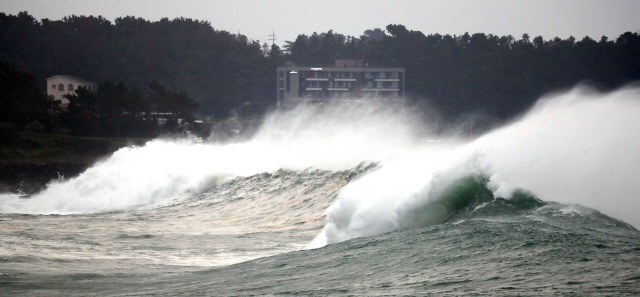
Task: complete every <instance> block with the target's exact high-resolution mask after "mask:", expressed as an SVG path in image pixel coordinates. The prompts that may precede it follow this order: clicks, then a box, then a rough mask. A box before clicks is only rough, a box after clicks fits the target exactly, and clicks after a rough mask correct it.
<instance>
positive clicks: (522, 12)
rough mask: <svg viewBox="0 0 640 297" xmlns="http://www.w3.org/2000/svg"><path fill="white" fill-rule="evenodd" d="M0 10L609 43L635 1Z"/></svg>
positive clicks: (242, 26) (290, 35)
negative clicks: (388, 28) (605, 38)
mask: <svg viewBox="0 0 640 297" xmlns="http://www.w3.org/2000/svg"><path fill="white" fill-rule="evenodd" d="M0 11H1V12H4V13H6V14H17V13H18V12H20V11H27V12H28V13H29V14H31V15H32V16H34V17H35V18H37V19H43V18H48V19H51V20H59V19H61V18H62V17H64V16H68V15H72V14H75V15H94V16H98V15H102V16H103V17H105V18H107V19H109V20H111V21H114V20H115V19H116V18H117V17H120V16H128V15H129V16H136V17H141V18H144V19H147V20H151V21H157V20H159V19H160V18H163V17H168V18H169V19H173V18H176V17H185V18H192V19H198V20H207V21H209V22H211V25H212V26H213V27H214V28H215V29H217V30H225V31H229V32H231V33H238V32H240V33H241V34H243V35H246V36H247V37H248V38H249V39H253V40H261V41H268V39H269V38H270V36H269V35H270V34H271V33H272V30H273V31H275V35H276V38H277V40H276V43H277V44H280V45H282V44H284V41H285V40H288V41H294V40H295V38H296V37H297V35H298V34H307V35H309V34H311V33H313V32H318V33H321V32H326V31H329V30H333V31H334V32H336V33H341V34H344V35H352V36H360V35H362V32H364V31H365V30H367V29H374V28H382V29H384V28H385V27H386V26H387V25H388V24H402V25H405V26H406V27H407V29H410V30H416V31H421V32H422V33H424V34H425V35H428V34H432V33H440V34H443V35H444V34H451V35H454V34H456V35H460V34H464V33H465V32H469V33H470V34H473V33H478V32H481V33H487V34H488V33H491V34H495V35H500V36H502V35H508V34H511V35H513V36H514V37H516V38H520V37H521V36H522V34H523V33H527V34H529V35H530V36H531V37H535V36H538V35H542V37H544V39H545V40H548V39H551V38H553V37H556V36H558V37H561V38H567V37H569V36H574V37H576V38H577V39H581V38H582V37H584V36H585V35H588V36H590V37H592V38H593V39H596V40H598V39H600V37H601V36H602V35H606V36H608V37H609V38H610V39H615V38H617V37H618V36H619V35H620V34H622V33H624V32H626V31H631V32H640V0H607V1H604V0H589V1H586V0H583V1H579V0H548V1H544V0H531V1H525V0H517V1H516V0H509V1H502V0H500V1H498V0H474V1H466V0H465V1H463V0H449V1H431V0H422V1H419V0H396V1H393V0H387V1H378V0H324V1H316V0H295V1H294V0H210V1H204V0H182V1H168V0H0Z"/></svg>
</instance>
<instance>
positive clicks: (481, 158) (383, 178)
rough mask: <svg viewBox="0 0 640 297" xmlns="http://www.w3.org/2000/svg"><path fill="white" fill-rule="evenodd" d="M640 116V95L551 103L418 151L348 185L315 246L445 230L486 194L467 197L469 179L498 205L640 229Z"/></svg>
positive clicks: (581, 94) (555, 98) (573, 95)
mask: <svg viewBox="0 0 640 297" xmlns="http://www.w3.org/2000/svg"><path fill="white" fill-rule="evenodd" d="M638 116H640V91H639V90H638V89H637V88H626V89H622V90H618V91H616V92H612V93H606V94H601V93H597V92H595V91H593V90H591V89H589V88H586V87H578V88H575V89H573V90H571V91H570V92H567V93H562V94H553V95H549V96H547V97H545V98H542V99H541V100H540V101H539V102H538V103H537V104H536V105H535V106H534V107H533V108H532V109H531V110H530V111H529V112H528V113H526V114H525V115H524V116H523V117H522V118H520V119H518V120H516V121H514V122H513V123H511V124H509V125H506V126H504V127H502V128H499V129H496V130H494V131H492V132H490V133H487V134H486V135H483V136H482V137H480V138H478V139H475V140H473V141H471V142H469V143H465V144H460V145H457V146H455V147H453V148H451V149H449V150H446V151H433V150H428V149H425V150H422V151H418V152H415V155H412V156H406V157H405V158H402V159H395V160H393V161H391V162H389V163H386V164H384V166H382V168H381V169H380V170H378V171H376V172H373V173H371V174H369V175H367V176H364V177H363V178H361V179H360V180H357V181H355V182H352V183H350V184H348V185H347V186H346V187H345V188H344V189H343V191H342V192H341V193H340V195H339V196H338V199H337V201H336V202H335V203H334V204H333V205H331V206H330V207H329V209H328V210H327V225H326V226H325V228H324V229H323V231H322V232H321V233H320V234H319V235H318V236H317V237H316V239H315V240H314V241H313V242H312V243H311V244H310V245H309V247H310V248H314V247H320V246H323V245H325V244H327V243H335V242H340V241H344V240H346V239H351V238H355V237H362V236H370V235H376V234H381V233H384V232H389V231H393V230H399V229H407V228H415V227H424V226H428V225H432V224H438V223H442V222H445V221H446V220H448V219H449V218H450V217H451V216H453V215H455V214H456V212H457V211H459V210H460V209H461V208H462V207H464V206H466V205H467V204H468V203H470V201H471V198H470V197H468V196H469V195H474V193H477V191H476V190H473V189H467V190H465V189H464V188H465V187H464V186H463V185H464V184H465V182H464V181H465V180H467V182H468V181H469V180H482V179H486V187H487V189H489V190H490V191H491V192H492V196H493V197H495V198H506V199H510V198H512V197H513V195H514V193H531V195H535V196H536V197H539V198H540V199H542V200H545V201H556V202H561V203H566V204H580V205H584V206H587V207H591V208H595V209H597V210H599V211H601V212H603V213H605V214H607V215H610V216H613V217H616V218H619V219H622V220H624V221H626V222H628V223H631V224H632V225H634V226H636V227H639V226H640V219H638V216H637V209H640V183H638V182H637V181H636V180H637V177H638V176H640V154H638V153H637V152H638V149H640V121H638V120H637V119H638ZM472 184H473V183H472ZM460 187H462V189H460ZM465 191H470V192H465Z"/></svg>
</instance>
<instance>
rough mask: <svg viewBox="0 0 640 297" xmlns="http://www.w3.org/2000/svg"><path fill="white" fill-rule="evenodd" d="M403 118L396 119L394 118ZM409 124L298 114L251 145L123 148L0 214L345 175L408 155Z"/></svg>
mask: <svg viewBox="0 0 640 297" xmlns="http://www.w3.org/2000/svg"><path fill="white" fill-rule="evenodd" d="M401 115H402V116H401ZM420 126H421V125H416V123H415V118H414V117H412V116H411V115H410V114H408V113H407V112H406V111H402V110H387V109H382V108H380V107H377V106H363V107H360V108H347V109H344V108H339V109H338V108H326V109H317V108H310V107H307V108H298V109H295V110H292V111H289V112H276V113H273V114H271V115H270V116H268V117H267V119H266V120H265V122H264V124H263V125H262V126H261V127H260V129H258V131H257V132H256V134H255V135H254V136H253V137H252V138H251V139H250V140H246V141H241V142H227V143H204V144H202V143H200V144H199V143H193V142H190V141H187V140H167V139H156V140H153V141H150V142H148V143H146V144H145V145H144V146H142V147H129V148H123V149H121V150H119V151H117V152H115V153H114V154H113V155H112V156H110V157H109V158H108V159H106V160H103V161H101V162H99V163H97V164H96V165H94V166H92V167H91V168H89V169H88V170H86V172H84V173H82V174H81V175H79V176H78V177H76V178H73V179H70V180H68V181H63V182H52V183H51V184H50V185H49V187H48V188H47V189H46V190H45V191H43V192H42V193H39V194H37V195H34V196H33V197H31V198H29V199H16V198H15V197H0V212H4V213H34V214H76V213H90V212H96V211H105V210H117V209H126V208H130V207H135V206H140V205H147V204H152V203H156V202H160V201H167V200H169V199H175V198H179V197H180V196H181V195H183V194H185V193H199V192H202V191H205V190H208V189H211V188H214V187H216V186H219V185H221V184H223V183H225V182H227V181H229V180H232V179H233V178H235V177H243V176H251V175H254V174H258V173H262V172H274V171H276V170H279V169H290V170H298V171H301V170H305V169H309V168H312V169H321V170H332V171H336V170H344V169H350V168H353V167H355V166H357V165H358V164H359V163H361V162H363V161H372V162H379V161H384V160H387V159H393V158H395V157H397V156H398V155H402V154H404V153H406V152H407V151H410V150H413V147H414V145H413V144H414V142H415V141H416V139H417V138H416V136H415V132H414V130H415V128H419V127H420Z"/></svg>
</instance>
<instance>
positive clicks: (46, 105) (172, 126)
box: [0, 62, 197, 142]
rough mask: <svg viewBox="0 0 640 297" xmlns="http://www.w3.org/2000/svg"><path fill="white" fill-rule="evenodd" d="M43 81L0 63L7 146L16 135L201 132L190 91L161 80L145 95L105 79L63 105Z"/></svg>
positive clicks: (1, 120)
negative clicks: (47, 91) (45, 90)
mask: <svg viewBox="0 0 640 297" xmlns="http://www.w3.org/2000/svg"><path fill="white" fill-rule="evenodd" d="M38 84H39V82H38V79H37V78H36V77H35V76H34V75H33V74H29V73H26V72H22V71H18V70H17V69H16V68H15V67H13V66H11V65H9V64H8V63H6V62H0V104H2V106H3V108H1V109H0V125H1V127H0V130H1V131H0V134H1V135H4V136H5V137H4V138H3V140H5V142H10V141H11V139H12V138H15V137H16V136H17V135H16V132H18V131H25V132H35V133H61V134H69V135H74V136H98V137H137V138H152V137H156V136H158V135H161V134H172V133H181V132H183V131H184V130H187V129H189V130H193V129H194V128H197V127H196V126H195V125H194V124H193V120H194V117H193V113H194V111H195V109H196V108H197V104H196V103H195V102H194V101H193V100H192V99H191V98H190V97H189V95H188V94H187V92H186V91H178V90H175V89H167V88H166V87H165V86H163V85H162V84H160V83H158V82H157V81H151V82H150V83H149V84H148V87H147V88H146V89H147V92H146V93H143V92H142V91H140V90H139V89H138V88H137V87H136V86H129V87H128V86H126V85H125V83H124V82H119V83H114V82H111V81H109V80H105V81H104V82H103V83H101V84H99V85H98V87H97V89H96V91H95V92H94V91H92V90H89V89H87V88H84V87H80V88H78V89H77V90H76V91H75V94H67V95H65V96H64V97H65V98H66V99H68V100H69V104H68V105H67V106H66V108H65V107H63V106H61V104H60V103H61V101H60V100H54V98H53V97H51V96H47V95H46V94H43V93H42V92H41V90H40V88H39V86H38Z"/></svg>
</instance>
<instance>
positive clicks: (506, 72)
mask: <svg viewBox="0 0 640 297" xmlns="http://www.w3.org/2000/svg"><path fill="white" fill-rule="evenodd" d="M286 48H287V49H288V50H289V51H290V53H291V56H290V59H291V61H293V62H294V63H297V64H316V65H321V64H332V63H333V61H334V60H335V59H349V58H357V59H364V61H365V62H366V63H368V65H369V66H398V67H404V68H405V71H406V85H405V88H406V92H407V95H408V96H409V97H410V99H411V101H413V102H414V103H419V102H421V101H429V102H430V103H431V104H432V105H435V106H437V107H439V108H440V109H441V111H443V112H445V113H446V114H448V115H450V116H456V115H460V114H463V113H465V112H470V111H484V112H486V113H488V114H491V115H493V116H497V117H499V118H503V119H504V118H508V117H510V116H513V115H515V114H517V113H519V112H522V111H523V110H524V109H526V108H527V107H529V106H530V105H531V104H532V103H533V102H534V101H535V100H536V99H537V98H539V97H540V96H541V95H543V94H544V93H547V92H550V91H555V90H558V89H564V88H569V87H572V86H574V85H575V84H578V83H581V82H587V83H591V84H594V85H595V86H596V87H599V88H601V89H603V90H609V89H613V88H616V87H620V86H621V85H624V84H626V83H629V82H632V81H636V80H639V79H640V35H639V34H638V33H631V32H626V33H623V34H622V35H620V36H619V37H618V38H617V39H615V40H609V39H608V38H607V37H606V36H602V37H601V38H599V40H594V39H592V38H590V37H588V36H585V37H584V38H582V39H581V40H579V41H578V40H576V39H575V38H574V37H570V38H568V39H560V38H557V37H556V38H553V39H550V40H544V39H543V37H542V36H538V37H535V38H533V39H531V38H530V37H529V36H528V35H527V34H524V35H523V36H522V38H521V39H516V38H514V37H513V36H496V35H492V34H484V33H476V34H472V35H469V34H468V33H467V34H464V35H461V36H455V35H454V36H451V35H440V34H431V35H428V36H427V35H424V34H423V33H422V32H420V31H411V30H408V29H406V28H405V27H404V26H402V25H388V26H387V27H386V31H385V30H381V29H374V30H367V31H365V32H364V35H362V36H360V37H359V38H356V37H351V36H344V35H342V34H337V33H334V32H333V31H329V32H326V33H321V34H317V33H313V34H312V35H310V36H307V35H299V36H298V38H297V39H296V40H295V42H288V44H287V46H286Z"/></svg>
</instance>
